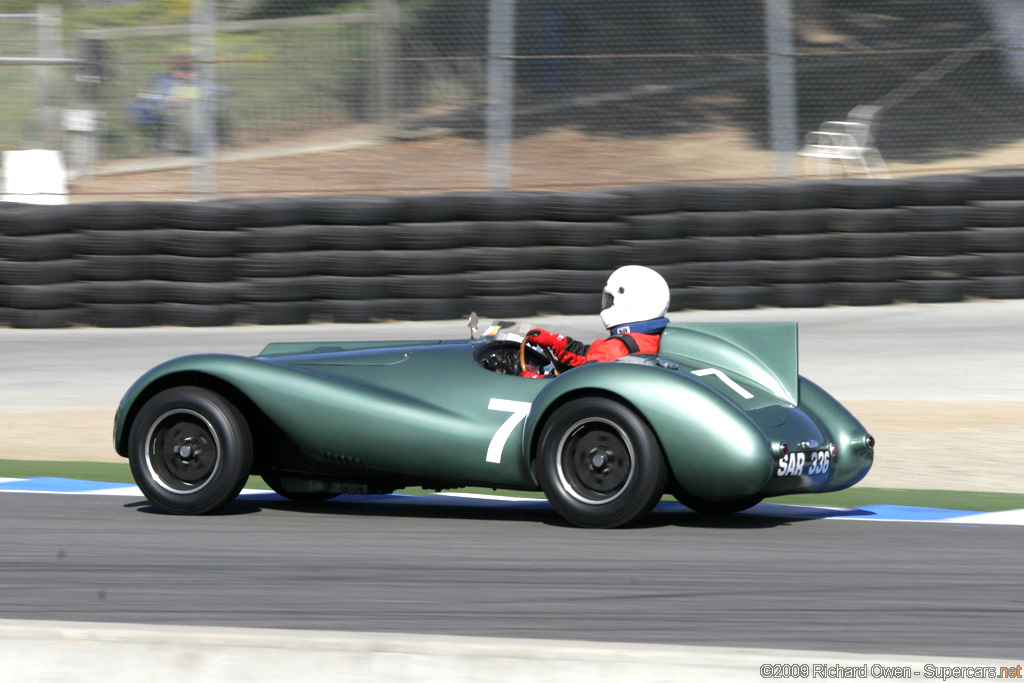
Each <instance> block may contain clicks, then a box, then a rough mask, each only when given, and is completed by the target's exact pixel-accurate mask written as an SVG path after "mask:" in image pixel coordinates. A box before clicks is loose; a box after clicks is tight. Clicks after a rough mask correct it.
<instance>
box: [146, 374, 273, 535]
mask: <svg viewBox="0 0 1024 683" xmlns="http://www.w3.org/2000/svg"><path fill="white" fill-rule="evenodd" d="M128 449H129V453H128V461H129V463H130V465H131V469H132V476H134V477H135V482H136V483H137V484H138V485H139V488H140V489H142V493H143V494H144V495H145V496H146V498H147V499H148V500H149V501H150V502H151V503H153V505H155V506H157V507H158V508H160V509H161V510H163V511H164V512H169V513H172V514H178V515H201V514H206V513H210V512H215V511H216V510H219V509H220V508H222V507H224V506H225V505H227V504H228V503H230V502H231V501H233V500H234V499H235V498H237V497H238V493H239V491H241V490H242V487H243V486H244V485H245V482H246V480H247V478H248V477H249V473H250V471H251V470H252V460H253V446H252V434H251V432H250V430H249V425H248V424H247V423H246V421H245V418H244V417H243V416H242V414H241V412H239V410H238V409H237V408H236V407H235V406H234V405H232V404H231V403H230V402H229V401H228V400H227V399H225V398H224V397H223V396H220V395H219V394H216V393H214V392H212V391H209V390H208V389H203V388H201V387H190V386H183V387H175V388H173V389H168V390H166V391H163V392H161V393H159V394H157V395H156V396H154V397H153V398H151V399H149V400H148V401H147V402H146V403H145V405H143V406H142V409H141V410H140V411H139V414H138V416H137V417H136V418H135V421H134V423H133V424H132V428H131V433H130V435H129V441H128Z"/></svg>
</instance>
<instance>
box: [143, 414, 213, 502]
mask: <svg viewBox="0 0 1024 683" xmlns="http://www.w3.org/2000/svg"><path fill="white" fill-rule="evenodd" d="M220 453H221V449H220V440H219V439H218V438H217V433H216V431H215V430H214V429H213V425H211V424H210V422H209V420H207V419H206V418H205V417H203V416H202V415H200V414H199V413H197V412H195V411H194V410H188V409H186V408H180V409H177V410H171V411H168V412H166V413H164V414H163V415H161V416H160V417H159V418H158V419H156V420H154V422H153V426H152V427H150V429H149V434H147V435H146V467H148V468H149V474H150V476H151V477H152V479H153V481H154V482H156V484H157V485H158V486H160V487H161V488H163V489H165V490H167V491H170V492H172V493H177V494H191V493H196V492H198V491H201V490H202V489H203V488H205V487H206V486H207V485H208V484H209V483H210V482H211V481H212V480H213V478H214V477H215V476H216V474H217V472H218V471H219V470H220Z"/></svg>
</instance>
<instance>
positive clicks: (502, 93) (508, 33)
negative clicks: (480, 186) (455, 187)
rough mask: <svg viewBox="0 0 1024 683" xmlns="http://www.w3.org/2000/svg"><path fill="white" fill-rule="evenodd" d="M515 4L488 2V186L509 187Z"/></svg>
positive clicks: (509, 0) (511, 1) (504, 0)
mask: <svg viewBox="0 0 1024 683" xmlns="http://www.w3.org/2000/svg"><path fill="white" fill-rule="evenodd" d="M515 4H516V3H515V0H490V2H489V3H488V28H487V186H488V187H489V188H491V189H506V188H508V187H509V186H510V185H511V170H510V166H511V163H512V135H513V130H512V125H513V118H514V116H515V108H514V107H515V104H514V99H515V98H514V96H515V61H514V60H513V59H512V57H513V56H514V54H515V28H516V9H515Z"/></svg>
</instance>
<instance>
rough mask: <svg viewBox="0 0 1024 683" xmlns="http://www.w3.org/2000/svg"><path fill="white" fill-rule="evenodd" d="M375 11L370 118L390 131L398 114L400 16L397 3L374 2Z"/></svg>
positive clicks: (377, 0) (390, 1) (375, 0)
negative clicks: (396, 76)
mask: <svg viewBox="0 0 1024 683" xmlns="http://www.w3.org/2000/svg"><path fill="white" fill-rule="evenodd" d="M373 7H374V12H375V13H376V15H377V28H376V36H375V40H374V61H373V66H372V75H371V80H372V83H373V88H372V91H371V92H372V94H371V102H372V103H373V111H372V114H371V115H372V117H373V120H374V121H375V122H376V123H378V124H380V125H381V126H383V127H385V128H390V127H391V125H392V124H393V123H394V114H395V56H396V55H395V52H396V42H397V41H396V39H397V32H398V24H399V21H400V15H399V8H398V5H397V3H395V0H373Z"/></svg>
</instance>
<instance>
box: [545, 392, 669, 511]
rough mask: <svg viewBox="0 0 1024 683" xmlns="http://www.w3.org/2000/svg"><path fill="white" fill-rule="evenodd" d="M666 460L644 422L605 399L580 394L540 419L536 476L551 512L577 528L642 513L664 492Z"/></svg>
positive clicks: (625, 409) (631, 412) (621, 406)
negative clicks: (552, 510)
mask: <svg viewBox="0 0 1024 683" xmlns="http://www.w3.org/2000/svg"><path fill="white" fill-rule="evenodd" d="M666 471H667V470H666V466H665V458H664V456H663V454H662V451H661V446H660V444H659V443H658V440H657V438H656V437H655V436H654V433H653V432H652V431H651V429H650V427H648V426H647V423H646V422H644V420H643V419H641V418H640V416H638V415H637V414H636V413H634V412H633V411H632V410H630V409H629V408H627V407H626V406H624V405H622V404H621V403H618V402H617V401H613V400H611V399H608V398H599V397H587V398H579V399H576V400H574V401H570V402H569V403H566V404H565V405H564V406H562V407H560V408H558V409H557V410H556V411H555V412H554V413H553V414H552V415H551V417H550V419H548V421H547V422H546V423H545V425H544V428H543V431H542V432H541V436H540V444H539V450H538V453H537V476H538V479H539V480H540V485H541V488H542V489H543V490H544V493H545V495H546V496H547V498H548V500H549V501H550V502H551V505H552V506H553V507H554V508H555V510H556V511H557V512H558V514H560V515H561V516H562V517H564V518H565V519H566V520H567V521H569V522H571V523H572V524H575V525H577V526H581V527H600V528H613V527H619V526H623V525H625V524H629V523H631V522H634V521H636V520H638V519H640V518H642V517H644V516H646V515H647V514H648V513H649V512H650V511H651V509H652V508H653V507H654V506H655V504H657V502H658V500H659V499H660V498H661V495H662V493H663V492H664V490H665V482H666Z"/></svg>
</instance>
